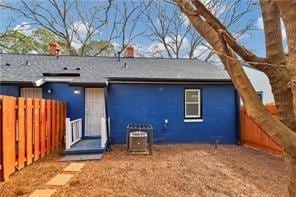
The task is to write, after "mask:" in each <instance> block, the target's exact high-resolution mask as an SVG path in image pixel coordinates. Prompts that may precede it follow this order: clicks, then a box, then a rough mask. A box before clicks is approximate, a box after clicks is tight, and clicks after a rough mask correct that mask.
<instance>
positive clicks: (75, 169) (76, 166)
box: [64, 163, 84, 172]
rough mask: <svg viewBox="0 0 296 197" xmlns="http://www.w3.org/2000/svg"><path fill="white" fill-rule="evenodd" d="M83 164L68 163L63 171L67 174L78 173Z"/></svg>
mask: <svg viewBox="0 0 296 197" xmlns="http://www.w3.org/2000/svg"><path fill="white" fill-rule="evenodd" d="M83 166H84V163H70V164H69V165H68V166H67V167H66V168H65V169H64V171H68V172H78V171H79V170H80V169H81V168H83Z"/></svg>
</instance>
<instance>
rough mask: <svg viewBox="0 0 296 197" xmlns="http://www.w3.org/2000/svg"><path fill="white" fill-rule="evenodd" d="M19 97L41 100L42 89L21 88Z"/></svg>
mask: <svg viewBox="0 0 296 197" xmlns="http://www.w3.org/2000/svg"><path fill="white" fill-rule="evenodd" d="M21 97H25V98H42V88H22V89H21Z"/></svg>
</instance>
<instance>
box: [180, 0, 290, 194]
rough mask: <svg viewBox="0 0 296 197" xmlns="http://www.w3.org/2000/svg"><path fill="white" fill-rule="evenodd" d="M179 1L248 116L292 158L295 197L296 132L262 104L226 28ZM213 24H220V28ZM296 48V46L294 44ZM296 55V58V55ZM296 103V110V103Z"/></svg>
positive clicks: (186, 3) (186, 1)
mask: <svg viewBox="0 0 296 197" xmlns="http://www.w3.org/2000/svg"><path fill="white" fill-rule="evenodd" d="M175 2H176V3H177V4H178V6H179V7H180V9H181V10H182V11H183V12H184V13H185V14H186V15H187V17H188V18H189V20H190V22H191V23H192V24H193V26H194V27H195V28H196V30H197V31H198V32H199V33H200V34H201V35H202V36H203V37H204V38H205V39H206V40H207V41H208V43H209V44H210V45H211V46H212V47H213V49H214V50H215V51H216V52H217V54H218V55H219V57H220V59H221V61H222V62H223V64H224V66H225V68H226V70H227V72H228V73H229V75H230V77H231V79H232V81H233V83H234V85H235V87H236V89H237V91H238V93H239V95H240V96H241V98H242V99H243V101H244V104H245V106H246V110H247V113H248V115H249V116H250V117H251V118H252V119H253V120H254V121H255V123H256V124H257V125H258V126H259V127H260V128H261V129H262V130H263V131H264V132H265V133H266V134H267V135H269V136H270V137H271V138H272V139H273V140H274V141H275V142H276V143H277V144H279V145H280V146H281V147H282V148H283V150H284V151H285V153H286V154H287V155H288V158H289V177H290V182H289V186H288V187H289V194H290V196H291V197H292V196H293V197H294V196H295V190H296V189H295V180H296V174H295V173H296V170H295V168H296V167H295V164H296V161H295V158H296V133H295V132H293V131H292V130H290V129H289V128H288V127H286V126H285V125H284V124H283V123H282V122H281V121H279V120H278V119H277V118H274V117H272V115H271V114H270V112H269V111H268V110H267V109H266V107H265V106H264V105H263V104H262V103H261V102H260V101H259V99H258V97H257V95H256V92H255V89H254V88H253V86H252V84H251V83H250V81H249V79H248V77H247V75H246V73H245V72H244V70H243V68H242V64H241V63H240V61H239V60H238V58H237V57H236V56H235V54H234V53H233V51H232V50H230V49H229V47H228V45H227V42H226V41H225V37H224V35H223V32H225V31H224V30H223V29H219V28H217V24H215V23H213V21H209V22H208V21H207V20H206V17H203V18H201V16H199V14H198V13H197V12H196V11H197V8H196V7H194V6H193V4H192V3H191V2H189V1H188V0H175ZM295 18H296V16H295ZM212 25H216V27H214V26H212ZM218 26H219V25H218ZM221 32H222V33H221ZM295 32H296V31H294V34H295ZM295 41H296V39H295ZM293 46H294V47H296V43H294V45H293ZM294 54H295V55H296V53H294ZM276 55H277V54H274V55H271V56H273V57H274V59H276ZM289 56H290V54H289ZM294 61H295V59H294ZM288 64H289V60H288ZM295 70H296V69H295ZM273 74H276V73H273ZM295 77H296V73H295ZM279 80H281V79H279ZM295 87H296V86H295ZM292 90H293V89H292ZM292 92H293V91H292ZM295 93H296V92H295ZM295 98H296V95H295ZM284 99H285V98H284ZM293 104H294V107H295V106H296V103H293ZM295 114H296V113H295Z"/></svg>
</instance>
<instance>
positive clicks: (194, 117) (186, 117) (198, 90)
mask: <svg viewBox="0 0 296 197" xmlns="http://www.w3.org/2000/svg"><path fill="white" fill-rule="evenodd" d="M187 91H196V92H199V102H190V103H192V104H195V103H196V104H198V105H199V109H200V110H199V115H198V116H191V117H190V116H188V115H186V104H188V103H187V102H186V92H187ZM202 102H203V99H202V88H185V89H184V122H192V120H198V121H196V122H202V121H200V120H202V118H203V117H202V113H203V111H202ZM190 103H189V104H190ZM186 120H191V121H186Z"/></svg>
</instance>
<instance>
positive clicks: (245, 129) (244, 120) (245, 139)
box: [240, 105, 283, 155]
mask: <svg viewBox="0 0 296 197" xmlns="http://www.w3.org/2000/svg"><path fill="white" fill-rule="evenodd" d="M266 107H267V108H268V110H269V111H270V112H271V113H272V115H273V116H276V114H277V113H276V108H275V106H274V105H266ZM240 114H241V142H242V143H243V144H246V145H248V146H251V147H254V148H258V149H261V150H264V151H267V152H270V153H272V154H276V155H282V154H283V151H282V149H281V148H280V147H279V146H278V145H277V144H276V143H275V142H274V141H273V140H272V139H271V138H270V137H269V136H268V135H266V134H265V133H264V132H263V131H262V130H261V129H260V128H259V127H258V126H257V125H256V124H255V123H254V121H253V120H252V119H251V118H250V117H249V116H248V114H247V112H246V109H245V108H244V107H242V108H241V113H240Z"/></svg>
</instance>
